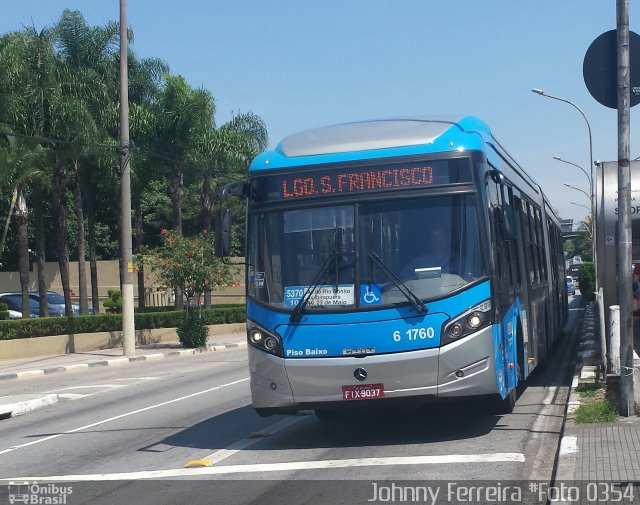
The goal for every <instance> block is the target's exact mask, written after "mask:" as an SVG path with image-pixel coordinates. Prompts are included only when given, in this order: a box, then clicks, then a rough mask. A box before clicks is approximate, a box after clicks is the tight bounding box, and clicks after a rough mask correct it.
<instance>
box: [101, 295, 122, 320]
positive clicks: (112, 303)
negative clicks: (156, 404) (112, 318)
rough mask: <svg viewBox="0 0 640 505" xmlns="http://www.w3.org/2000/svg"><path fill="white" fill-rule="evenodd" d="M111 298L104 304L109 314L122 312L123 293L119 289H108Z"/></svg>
mask: <svg viewBox="0 0 640 505" xmlns="http://www.w3.org/2000/svg"><path fill="white" fill-rule="evenodd" d="M107 294H108V295H109V299H108V300H105V302H104V303H103V304H102V305H104V307H105V309H107V312H108V313H109V314H120V313H121V312H122V293H121V292H120V291H118V290H117V289H110V290H109V291H107Z"/></svg>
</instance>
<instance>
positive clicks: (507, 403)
mask: <svg viewBox="0 0 640 505" xmlns="http://www.w3.org/2000/svg"><path fill="white" fill-rule="evenodd" d="M517 399H518V393H517V392H516V388H512V389H511V391H509V393H508V394H507V396H505V397H504V398H501V397H500V395H498V397H497V398H496V399H495V403H494V408H493V411H494V412H495V413H496V414H511V412H513V409H514V407H515V406H516V400H517Z"/></svg>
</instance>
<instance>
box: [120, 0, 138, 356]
mask: <svg viewBox="0 0 640 505" xmlns="http://www.w3.org/2000/svg"><path fill="white" fill-rule="evenodd" d="M128 49H129V43H128V40H127V5H126V0H120V203H121V205H120V208H121V212H122V221H121V223H120V231H121V238H122V268H124V275H122V279H123V281H122V333H123V339H124V342H123V346H122V347H123V352H124V355H125V356H134V355H135V353H136V334H135V322H134V315H133V252H132V246H131V165H130V150H129V77H128V72H127V53H128Z"/></svg>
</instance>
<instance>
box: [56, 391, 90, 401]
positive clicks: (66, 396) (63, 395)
mask: <svg viewBox="0 0 640 505" xmlns="http://www.w3.org/2000/svg"><path fill="white" fill-rule="evenodd" d="M93 395H95V393H89V394H86V395H81V394H79V393H60V394H59V395H58V396H59V397H60V398H64V399H65V400H80V399H81V398H86V397H87V396H93Z"/></svg>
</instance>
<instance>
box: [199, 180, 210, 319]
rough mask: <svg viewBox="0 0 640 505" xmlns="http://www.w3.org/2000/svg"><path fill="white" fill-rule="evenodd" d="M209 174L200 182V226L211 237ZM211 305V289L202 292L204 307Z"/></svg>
mask: <svg viewBox="0 0 640 505" xmlns="http://www.w3.org/2000/svg"><path fill="white" fill-rule="evenodd" d="M211 193H212V192H211V175H210V174H208V173H207V174H206V175H205V177H204V182H203V183H202V197H201V200H200V201H201V204H202V228H203V232H204V233H206V235H207V237H211V220H212V217H213V197H212V194H211ZM209 307H211V291H210V290H207V291H205V293H204V308H205V309H208V308H209Z"/></svg>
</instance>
